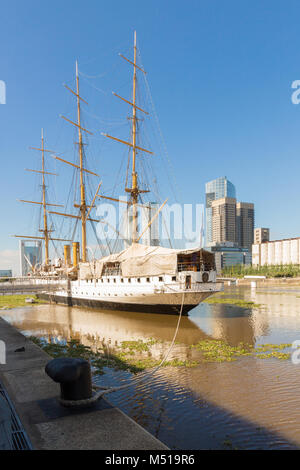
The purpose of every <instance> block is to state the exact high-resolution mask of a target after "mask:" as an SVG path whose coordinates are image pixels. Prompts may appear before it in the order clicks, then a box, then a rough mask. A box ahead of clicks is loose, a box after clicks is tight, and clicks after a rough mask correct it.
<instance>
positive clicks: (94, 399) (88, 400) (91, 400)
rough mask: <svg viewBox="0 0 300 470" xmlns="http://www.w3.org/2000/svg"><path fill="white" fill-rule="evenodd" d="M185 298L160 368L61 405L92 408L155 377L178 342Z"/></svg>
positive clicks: (99, 388)
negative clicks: (108, 397) (126, 382)
mask: <svg viewBox="0 0 300 470" xmlns="http://www.w3.org/2000/svg"><path fill="white" fill-rule="evenodd" d="M184 298H185V292H183V294H182V301H181V308H180V313H179V316H178V321H177V326H176V329H175V333H174V336H173V339H172V342H171V344H170V347H169V349H168V351H167V352H166V354H165V356H164V357H163V359H162V361H161V362H160V363H159V365H158V366H156V367H155V368H154V369H153V370H151V371H150V372H146V374H145V375H143V377H137V379H136V381H132V382H130V383H129V384H124V385H120V386H118V387H102V386H99V385H96V384H93V385H92V388H93V391H94V395H93V396H92V397H91V398H86V399H84V400H64V399H63V398H59V399H58V400H59V402H60V404H61V405H63V406H65V407H69V408H71V407H76V406H91V405H93V404H94V403H96V402H97V401H98V400H99V399H100V398H102V397H103V396H104V395H107V394H108V393H113V392H119V391H120V390H125V389H126V388H129V387H131V386H132V385H139V384H140V383H141V382H143V381H144V380H146V379H149V378H150V377H151V376H152V375H154V374H155V373H156V372H157V371H158V370H159V369H160V368H161V367H162V366H163V365H164V363H165V362H166V360H167V358H168V357H169V354H170V352H171V351H172V349H173V346H174V343H175V341H176V337H177V334H178V330H179V326H180V322H181V318H182V312H183V305H184Z"/></svg>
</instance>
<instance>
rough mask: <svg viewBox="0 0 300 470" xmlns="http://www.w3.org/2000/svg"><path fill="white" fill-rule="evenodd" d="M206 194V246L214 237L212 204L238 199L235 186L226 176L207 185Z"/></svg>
mask: <svg viewBox="0 0 300 470" xmlns="http://www.w3.org/2000/svg"><path fill="white" fill-rule="evenodd" d="M205 194H206V245H207V246H209V245H210V244H211V243H212V242H213V237H212V207H211V205H212V202H213V201H215V200H216V199H222V198H225V197H227V198H236V191H235V186H234V185H233V184H232V183H231V182H230V181H228V179H227V178H226V176H221V177H220V178H217V179H215V180H213V181H209V182H208V183H206V185H205Z"/></svg>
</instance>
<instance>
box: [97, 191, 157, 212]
mask: <svg viewBox="0 0 300 470" xmlns="http://www.w3.org/2000/svg"><path fill="white" fill-rule="evenodd" d="M97 197H100V198H101V199H108V200H109V201H115V202H120V203H121V204H127V205H128V206H131V205H132V202H131V201H122V200H120V199H116V198H114V197H108V196H102V195H100V194H98V196H97ZM137 205H138V206H139V207H142V208H144V209H151V206H147V205H145V204H137Z"/></svg>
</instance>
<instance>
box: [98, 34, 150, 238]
mask: <svg viewBox="0 0 300 470" xmlns="http://www.w3.org/2000/svg"><path fill="white" fill-rule="evenodd" d="M133 52H134V54H133V61H132V60H129V59H127V58H126V57H124V56H123V55H122V54H120V56H121V57H122V58H123V59H125V60H126V61H127V62H129V63H130V64H131V65H132V66H133V90H132V102H131V101H129V100H127V99H125V98H122V96H119V95H117V93H113V94H114V95H115V96H116V97H117V98H120V99H121V100H122V101H125V103H128V104H129V105H130V106H132V118H131V119H132V140H131V142H126V141H124V140H121V139H118V138H116V137H113V136H111V135H109V134H105V133H103V135H104V136H105V137H109V138H110V139H113V140H116V141H117V142H121V143H122V144H125V145H128V146H129V147H131V148H132V174H131V187H130V188H125V191H126V192H127V193H129V194H130V203H129V205H132V233H131V240H132V243H137V242H138V241H139V240H140V237H139V236H138V223H137V222H138V220H137V219H138V214H137V206H138V198H139V195H140V194H141V193H148V192H149V191H148V190H142V189H140V188H139V186H138V174H137V169H136V157H137V151H142V152H146V153H148V154H151V155H153V152H150V151H149V150H146V149H144V148H142V147H139V146H138V145H137V121H138V118H137V110H139V111H141V112H143V113H144V114H147V115H148V114H149V113H147V111H145V110H144V109H142V108H140V107H139V106H137V104H136V102H137V99H136V94H137V93H136V91H137V70H140V71H141V72H142V73H144V74H146V72H145V70H143V69H142V68H141V67H140V66H139V65H137V42H136V31H135V32H134V45H133Z"/></svg>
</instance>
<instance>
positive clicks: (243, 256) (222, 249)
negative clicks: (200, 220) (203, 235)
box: [207, 242, 251, 274]
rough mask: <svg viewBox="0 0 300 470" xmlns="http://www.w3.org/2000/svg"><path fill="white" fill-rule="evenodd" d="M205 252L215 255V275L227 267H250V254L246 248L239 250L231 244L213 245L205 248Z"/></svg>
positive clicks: (239, 248)
mask: <svg viewBox="0 0 300 470" xmlns="http://www.w3.org/2000/svg"><path fill="white" fill-rule="evenodd" d="M207 250H209V251H211V252H212V253H214V254H215V263H216V269H217V273H219V274H220V273H221V272H222V269H224V268H225V267H228V266H236V265H250V264H251V252H249V250H248V248H241V247H239V246H237V244H236V243H233V242H222V243H215V244H214V245H211V246H209V247H207Z"/></svg>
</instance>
